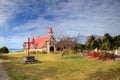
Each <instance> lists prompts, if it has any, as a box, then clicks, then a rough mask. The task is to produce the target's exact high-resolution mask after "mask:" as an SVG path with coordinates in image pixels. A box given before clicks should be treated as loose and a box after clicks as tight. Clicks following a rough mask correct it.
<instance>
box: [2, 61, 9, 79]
mask: <svg viewBox="0 0 120 80" xmlns="http://www.w3.org/2000/svg"><path fill="white" fill-rule="evenodd" d="M0 80H10V78H9V76H8V75H7V73H6V70H5V68H4V66H3V64H2V59H0Z"/></svg>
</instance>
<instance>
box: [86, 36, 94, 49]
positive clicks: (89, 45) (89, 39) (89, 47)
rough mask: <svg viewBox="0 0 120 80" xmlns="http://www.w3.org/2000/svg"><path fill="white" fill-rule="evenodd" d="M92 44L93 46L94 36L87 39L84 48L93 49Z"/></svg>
mask: <svg viewBox="0 0 120 80" xmlns="http://www.w3.org/2000/svg"><path fill="white" fill-rule="evenodd" d="M94 44H95V36H93V35H92V36H90V37H89V38H88V40H87V42H86V46H87V48H88V50H93V49H95V46H94Z"/></svg>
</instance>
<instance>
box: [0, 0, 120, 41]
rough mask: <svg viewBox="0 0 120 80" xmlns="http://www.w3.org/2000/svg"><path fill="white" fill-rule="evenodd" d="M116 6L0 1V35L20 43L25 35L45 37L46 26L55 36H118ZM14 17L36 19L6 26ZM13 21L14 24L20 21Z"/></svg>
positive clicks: (108, 1)
mask: <svg viewBox="0 0 120 80" xmlns="http://www.w3.org/2000/svg"><path fill="white" fill-rule="evenodd" d="M119 7H120V2H119V0H51V1H49V0H0V26H3V27H2V28H4V29H2V30H4V31H3V34H8V33H10V35H9V36H7V41H10V42H11V43H14V42H15V43H16V42H20V43H22V42H23V41H24V40H26V39H27V37H29V36H31V37H37V36H42V35H47V31H48V28H49V26H53V30H54V32H55V34H56V33H67V34H68V35H75V34H83V35H91V34H97V35H103V34H104V33H106V32H108V33H110V34H112V35H114V34H120V31H119V30H120V27H119V26H120V23H119V22H120V14H119V13H120V8H119ZM18 14H19V15H25V16H26V15H28V16H29V17H34V16H36V18H30V19H28V20H27V21H26V22H25V23H21V24H19V25H14V26H10V25H9V23H7V22H9V21H10V20H11V19H15V18H16V16H17V15H18ZM46 16H48V18H45V17H46ZM49 17H51V19H49ZM22 18H24V17H22ZM15 20H17V21H15V22H16V23H17V22H20V21H21V20H20V19H15ZM5 27H6V28H5ZM10 30H11V31H10ZM0 34H2V33H0ZM3 34H2V35H3ZM2 37H3V36H2ZM4 38H6V36H5V37H4ZM1 40H2V41H5V39H3V38H2V39H1ZM19 40H20V41H19Z"/></svg>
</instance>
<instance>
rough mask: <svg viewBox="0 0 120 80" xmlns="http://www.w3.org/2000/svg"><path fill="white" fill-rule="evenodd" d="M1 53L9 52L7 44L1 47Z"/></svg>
mask: <svg viewBox="0 0 120 80" xmlns="http://www.w3.org/2000/svg"><path fill="white" fill-rule="evenodd" d="M0 53H9V50H8V48H7V47H6V46H3V47H1V48H0Z"/></svg>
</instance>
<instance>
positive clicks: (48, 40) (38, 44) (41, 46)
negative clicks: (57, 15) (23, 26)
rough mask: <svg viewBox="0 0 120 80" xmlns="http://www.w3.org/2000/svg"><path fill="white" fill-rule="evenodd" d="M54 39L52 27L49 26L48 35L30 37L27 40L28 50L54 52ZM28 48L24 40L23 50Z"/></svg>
mask: <svg viewBox="0 0 120 80" xmlns="http://www.w3.org/2000/svg"><path fill="white" fill-rule="evenodd" d="M55 43H56V40H55V38H54V36H53V30H52V27H50V28H49V31H48V35H47V36H43V37H38V38H32V39H31V40H30V42H29V48H30V51H31V52H32V51H39V52H47V53H50V52H55V51H56V47H55ZM27 49H28V42H24V50H25V51H27Z"/></svg>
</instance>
